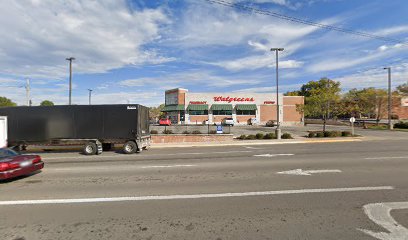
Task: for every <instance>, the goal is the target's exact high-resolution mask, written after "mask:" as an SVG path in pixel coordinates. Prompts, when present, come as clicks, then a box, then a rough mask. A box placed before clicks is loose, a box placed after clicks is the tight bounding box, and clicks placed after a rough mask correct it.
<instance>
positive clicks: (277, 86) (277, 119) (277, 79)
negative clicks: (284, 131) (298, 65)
mask: <svg viewBox="0 0 408 240" xmlns="http://www.w3.org/2000/svg"><path fill="white" fill-rule="evenodd" d="M283 50H284V48H271V51H275V53H276V130H275V134H276V138H277V139H281V129H280V107H279V54H278V53H279V52H281V51H283Z"/></svg>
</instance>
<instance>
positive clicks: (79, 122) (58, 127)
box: [0, 104, 151, 155]
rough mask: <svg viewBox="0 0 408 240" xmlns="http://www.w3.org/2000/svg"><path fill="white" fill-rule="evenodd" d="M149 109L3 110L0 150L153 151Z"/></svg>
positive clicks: (135, 106) (121, 106)
mask: <svg viewBox="0 0 408 240" xmlns="http://www.w3.org/2000/svg"><path fill="white" fill-rule="evenodd" d="M150 141H151V137H150V131H149V108H147V107H145V106H142V105H139V104H130V105H129V104H117V105H60V106H36V107H25V106H21V107H2V108H0V147H10V148H13V149H15V150H17V151H22V150H25V149H26V148H27V147H28V146H29V145H37V146H38V145H43V146H64V145H81V146H82V147H83V153H84V154H85V155H95V154H101V153H102V152H103V150H104V149H105V150H108V149H111V148H113V147H114V146H115V145H118V144H120V145H121V146H122V150H123V152H124V153H126V154H131V153H135V152H141V151H142V150H144V149H148V148H149V147H150Z"/></svg>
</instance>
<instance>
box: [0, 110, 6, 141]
mask: <svg viewBox="0 0 408 240" xmlns="http://www.w3.org/2000/svg"><path fill="white" fill-rule="evenodd" d="M5 147H7V117H2V116H0V148H5Z"/></svg>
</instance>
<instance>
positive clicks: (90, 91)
mask: <svg viewBox="0 0 408 240" xmlns="http://www.w3.org/2000/svg"><path fill="white" fill-rule="evenodd" d="M88 91H89V105H91V98H92V89H88Z"/></svg>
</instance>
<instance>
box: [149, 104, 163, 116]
mask: <svg viewBox="0 0 408 240" xmlns="http://www.w3.org/2000/svg"><path fill="white" fill-rule="evenodd" d="M163 109H164V104H160V105H159V106H158V107H151V108H149V115H150V119H160V118H163V117H164V115H165V114H164V113H163V112H162V110H163Z"/></svg>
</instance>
